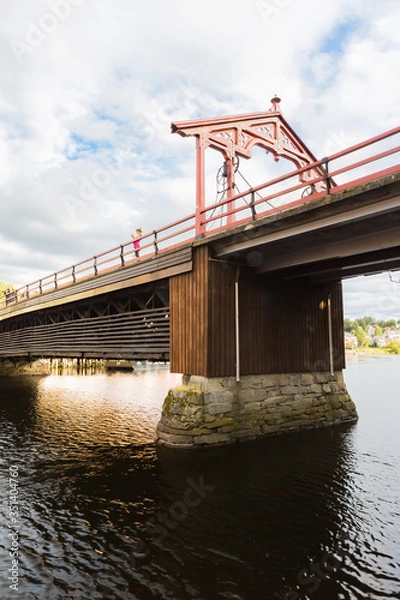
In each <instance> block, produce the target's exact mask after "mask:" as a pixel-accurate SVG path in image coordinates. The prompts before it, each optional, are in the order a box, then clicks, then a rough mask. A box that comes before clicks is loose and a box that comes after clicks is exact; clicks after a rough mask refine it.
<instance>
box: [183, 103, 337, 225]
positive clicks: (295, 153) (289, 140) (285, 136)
mask: <svg viewBox="0 0 400 600" xmlns="http://www.w3.org/2000/svg"><path fill="white" fill-rule="evenodd" d="M280 101H281V99H280V98H278V97H277V96H274V98H272V100H271V108H270V109H269V111H267V112H265V113H253V114H246V115H236V116H228V117H219V118H216V119H201V120H197V121H181V122H178V123H172V124H171V131H172V133H179V135H181V136H183V137H188V136H195V137H196V170H197V173H196V215H197V219H196V225H197V227H196V235H198V236H200V235H204V233H205V230H204V228H202V227H201V219H200V218H199V217H200V214H201V211H203V210H204V209H205V206H206V204H205V182H204V152H205V150H206V149H207V148H212V149H214V150H218V151H219V152H221V153H222V154H223V156H224V159H225V165H226V171H225V172H226V179H227V185H226V188H227V192H226V193H227V200H228V204H227V220H228V223H229V224H232V223H233V222H234V212H232V210H233V208H234V207H233V197H234V195H235V181H234V178H235V169H234V163H235V159H236V158H237V157H239V156H240V157H242V158H246V159H249V158H251V156H252V149H253V147H254V146H261V147H262V148H264V149H265V150H266V151H267V152H271V153H272V154H273V156H274V159H275V160H276V161H278V160H279V159H280V158H281V157H283V158H286V159H288V160H290V161H291V162H293V163H294V164H295V166H296V168H297V169H302V168H303V167H305V166H307V165H311V164H312V163H315V162H317V159H316V158H315V156H314V155H313V154H312V152H311V151H310V150H309V149H308V148H307V146H306V145H305V144H304V142H303V141H302V140H301V139H300V138H299V136H298V135H297V134H296V133H295V131H294V130H293V129H292V128H291V127H290V125H289V123H288V122H287V121H286V120H285V119H284V117H283V116H282V114H281V111H280V107H279V104H280ZM321 174H322V172H321V169H320V167H319V166H318V167H317V168H316V169H315V168H314V169H310V170H303V171H302V172H301V181H303V182H305V181H309V182H311V181H313V180H318V179H319V180H320V175H321ZM316 185H317V181H316ZM323 189H325V190H326V188H324V184H323V183H322V184H319V187H317V191H322V190H323Z"/></svg>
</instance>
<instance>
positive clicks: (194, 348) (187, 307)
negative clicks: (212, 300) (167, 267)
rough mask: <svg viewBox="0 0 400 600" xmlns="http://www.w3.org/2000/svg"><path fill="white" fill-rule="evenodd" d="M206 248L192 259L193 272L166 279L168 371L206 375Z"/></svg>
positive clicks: (207, 278)
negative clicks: (169, 323)
mask: <svg viewBox="0 0 400 600" xmlns="http://www.w3.org/2000/svg"><path fill="white" fill-rule="evenodd" d="M208 255H209V247H208V246H203V247H201V248H199V249H198V250H197V251H196V252H195V254H194V256H193V270H192V271H191V272H190V273H183V274H180V275H177V276H176V277H172V278H171V279H170V289H169V299H170V300H169V301H170V320H171V338H170V342H171V350H170V356H171V371H172V372H175V373H187V374H197V375H206V376H207V373H208V368H207V366H208V356H207V355H208V335H209V327H208V315H209V301H208V286H209V268H208V267H209V262H208V257H209V256H208Z"/></svg>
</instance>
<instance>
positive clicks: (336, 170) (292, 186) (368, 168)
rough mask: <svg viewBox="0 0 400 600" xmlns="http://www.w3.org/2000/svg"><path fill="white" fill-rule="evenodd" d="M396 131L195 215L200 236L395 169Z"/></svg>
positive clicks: (399, 144) (399, 141)
mask: <svg viewBox="0 0 400 600" xmlns="http://www.w3.org/2000/svg"><path fill="white" fill-rule="evenodd" d="M399 153H400V127H397V128H395V129H392V130H390V131H388V132H386V133H383V134H381V135H379V136H376V137H374V138H371V139H369V140H366V141H365V142H362V143H360V144H356V145H354V146H351V147H350V148H347V149H345V150H342V151H341V152H337V153H336V154H334V155H332V156H330V157H326V158H323V159H321V160H319V161H316V162H314V163H312V164H311V165H307V166H305V167H302V168H301V169H297V170H295V171H291V172H290V173H288V174H286V175H283V176H281V177H278V178H276V179H273V180H270V181H268V182H267V183H263V184H261V185H259V186H256V187H254V188H251V189H250V190H246V191H244V192H242V193H240V194H237V195H235V196H234V197H233V198H230V199H225V200H223V201H220V202H218V203H216V204H211V205H208V206H206V207H205V208H204V209H203V210H201V211H200V215H201V217H200V218H201V223H200V231H201V232H202V234H203V235H207V234H210V233H217V232H219V231H223V230H225V229H229V228H230V227H232V226H237V225H240V224H243V223H246V222H250V221H254V220H256V219H260V218H262V217H265V216H267V215H270V214H273V213H275V212H279V211H282V210H287V209H289V208H292V207H294V206H297V205H299V204H305V203H307V202H309V201H313V200H316V199H318V198H320V197H323V196H325V195H326V194H327V193H328V194H329V193H330V192H331V191H335V192H339V191H342V190H345V189H346V188H348V187H349V186H350V185H358V184H362V183H367V182H368V181H371V180H373V179H377V178H378V177H383V176H385V175H389V174H390V173H395V172H398V171H399V169H400V160H399Z"/></svg>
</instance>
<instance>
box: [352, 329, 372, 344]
mask: <svg viewBox="0 0 400 600" xmlns="http://www.w3.org/2000/svg"><path fill="white" fill-rule="evenodd" d="M351 333H352V334H353V335H355V336H356V338H357V342H358V345H359V346H361V347H362V348H366V347H367V346H369V342H370V339H369V337H368V335H367V333H366V331H365V330H364V329H363V328H362V327H361V325H357V326H356V327H355V329H353V331H352V332H351Z"/></svg>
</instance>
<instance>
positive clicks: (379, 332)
mask: <svg viewBox="0 0 400 600" xmlns="http://www.w3.org/2000/svg"><path fill="white" fill-rule="evenodd" d="M375 335H377V336H379V337H380V336H381V335H383V329H382V327H379V325H377V326H376V327H375Z"/></svg>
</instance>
